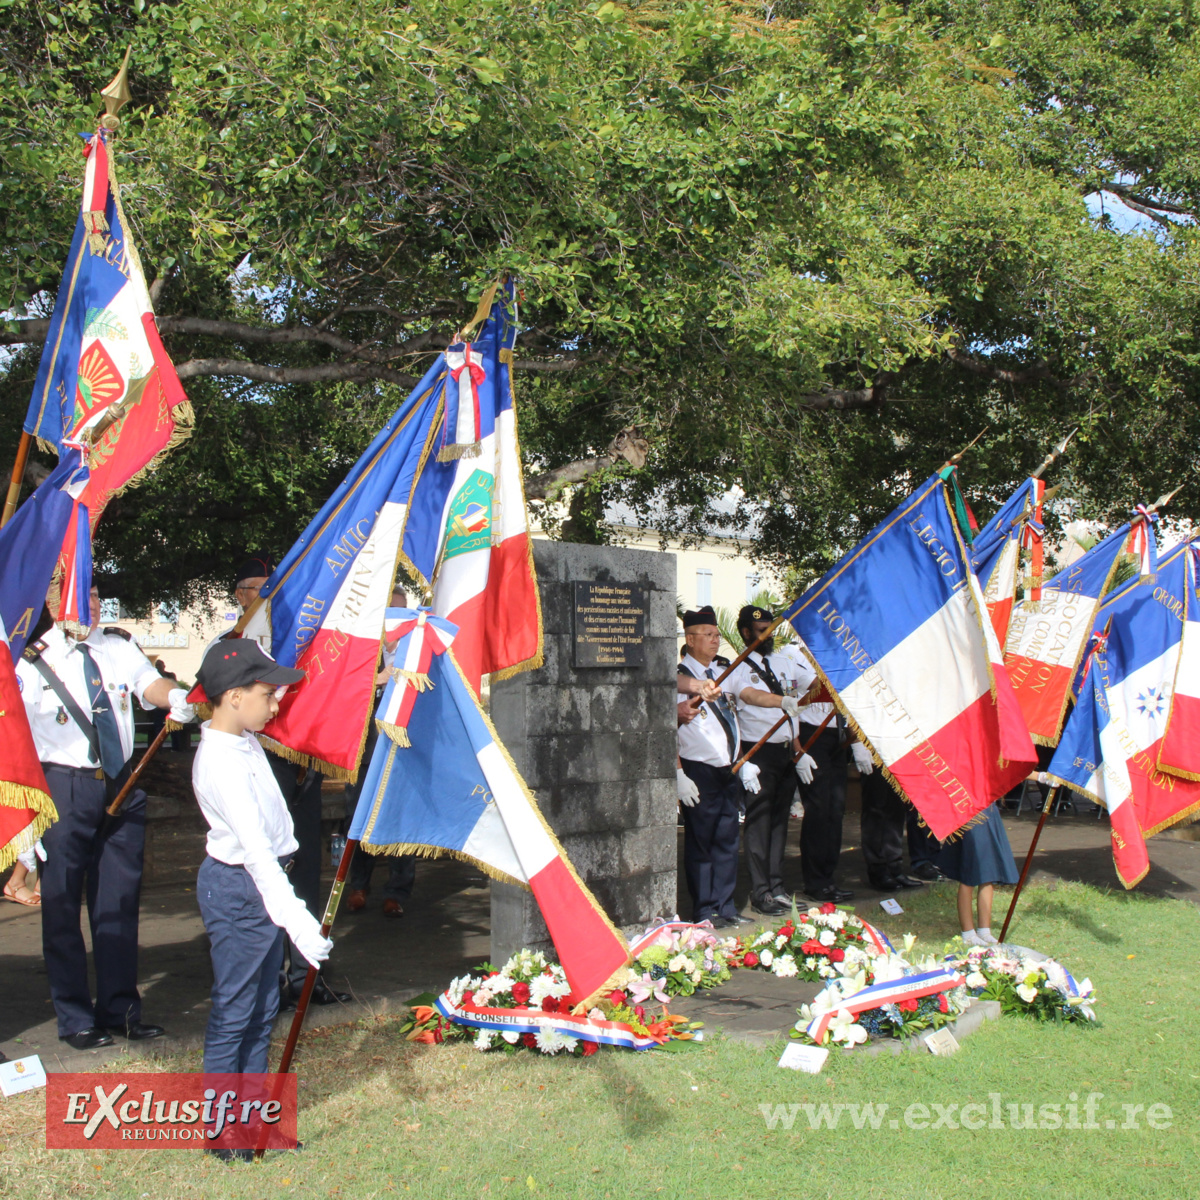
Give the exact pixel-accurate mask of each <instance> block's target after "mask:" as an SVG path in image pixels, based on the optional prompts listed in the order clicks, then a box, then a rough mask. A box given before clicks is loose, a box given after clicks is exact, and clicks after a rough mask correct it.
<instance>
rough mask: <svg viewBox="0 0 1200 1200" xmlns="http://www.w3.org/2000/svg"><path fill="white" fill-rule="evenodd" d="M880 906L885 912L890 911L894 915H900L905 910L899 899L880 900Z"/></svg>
mask: <svg viewBox="0 0 1200 1200" xmlns="http://www.w3.org/2000/svg"><path fill="white" fill-rule="evenodd" d="M879 907H880V908H882V909H883V911H884V912H885V913H889V914H890V915H891V916H893V917H898V916H899V915H900V914H901V913H902V912H903V911H904V909H902V908H901V907H900V901H899V900H880V902H879Z"/></svg>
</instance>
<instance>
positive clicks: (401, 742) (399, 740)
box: [375, 721, 412, 750]
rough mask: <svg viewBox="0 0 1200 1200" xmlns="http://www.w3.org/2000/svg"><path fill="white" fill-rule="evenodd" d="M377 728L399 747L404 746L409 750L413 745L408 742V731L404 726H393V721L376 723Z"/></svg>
mask: <svg viewBox="0 0 1200 1200" xmlns="http://www.w3.org/2000/svg"><path fill="white" fill-rule="evenodd" d="M375 728H376V729H378V730H379V732H380V733H382V734H384V735H385V736H387V737H389V738H391V739H392V741H393V742H395V743H396V745H397V746H403V747H404V748H405V749H406V750H407V749H408V748H409V747H410V746H411V745H412V742H410V741H409V740H408V730H407V729H405V728H404V726H403V725H393V724H392V723H391V721H376V722H375Z"/></svg>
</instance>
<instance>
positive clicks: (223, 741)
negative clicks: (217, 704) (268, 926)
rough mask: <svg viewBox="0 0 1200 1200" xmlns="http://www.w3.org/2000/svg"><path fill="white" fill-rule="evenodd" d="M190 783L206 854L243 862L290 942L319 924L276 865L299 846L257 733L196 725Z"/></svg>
mask: <svg viewBox="0 0 1200 1200" xmlns="http://www.w3.org/2000/svg"><path fill="white" fill-rule="evenodd" d="M192 787H193V788H195V791H196V799H197V800H198V801H199V803H200V811H201V812H202V813H203V814H204V819H205V820H206V821H207V822H208V844H207V849H208V854H209V857H210V858H215V859H216V860H217V861H218V862H223V863H227V864H228V865H229V866H238V867H245V868H246V870H247V871H248V872H249V874H250V878H251V879H253V880H254V885H255V887H257V888H258V891H259V894H260V895H261V896H262V899H263V906H264V907H265V908H266V910H267V916H269V917H270V918H271V920H272V921H274V922H275V924H276V925H278V926H279V927H280V928H282V929H286V930H287V932H288V935H289V936H290V937H291V939H292V940H293V941H294V942H297V943H299V942H300V940H301V938H302V937H304V936H305V935H306V934H307V935H308V936H310V937H311V935H312V932H313V931H314V929H315V930H317V931H319V930H320V922H318V921H317V919H316V917H314V916H313V915H312V913H310V912H309V911H308V909H307V908H305V906H304V902H303V901H302V900H301V899H300V898H299V897H298V896H297V895H296V893H295V891H293V890H292V884H291V881H290V880H289V879H288V877H287V875H286V874H285V873H284V870H283V868H282V867H281V866H280V865H279V859H280V858H282V857H283V856H284V855H287V854H293V853H294V852H295V851H296V850H297V849H298V847H299V842H297V841H296V835H295V832H294V831H293V828H292V817H291V814H290V813H289V812H288V809H287V805H286V804H285V803H284V799H283V793H282V792H281V791H280V790H279V784H278V783H276V782H275V774H274V772H273V771H272V770H271V765H270V763H268V762H267V756H266V754H265V753H264V751H263V748H262V747H261V746H260V745H259V744H258V739H257V738H255V736H254V735H253V734H252V733H243V734H241V735H240V736H238V735H235V734H232V733H221V732H220V731H219V730H216V729H213V728H212V722H210V721H205V722H204V723H203V724H202V725H201V726H200V748H199V749H198V750H197V751H196V758H195V761H194V762H193V763H192Z"/></svg>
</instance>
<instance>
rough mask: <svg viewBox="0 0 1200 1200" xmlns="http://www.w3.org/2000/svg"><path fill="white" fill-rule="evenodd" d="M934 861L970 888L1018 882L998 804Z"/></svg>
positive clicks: (935, 857)
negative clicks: (986, 884)
mask: <svg viewBox="0 0 1200 1200" xmlns="http://www.w3.org/2000/svg"><path fill="white" fill-rule="evenodd" d="M933 861H934V863H935V864H936V865H937V867H938V869H939V870H940V871H941V872H942V873H943V874H945V875H949V876H950V878H951V879H957V880H958V882H959V883H965V884H967V885H968V886H969V887H979V886H981V885H982V884H985V883H1016V882H1017V878H1018V873H1017V863H1016V860H1015V859H1014V858H1013V852H1012V847H1011V846H1010V845H1009V844H1008V834H1007V833H1006V832H1005V830H1004V822H1003V821H1002V820H1001V819H1000V811H999V809H998V808H997V807H996V805H995V804H993V805H991V806H990V807H989V808H987V809H985V810H984V813H983V820H981V821H979V822H978V823H977V824H975V825H972V826H971V828H970V829H968V830H967V831H966V832H965V833H964V834H963V835H962V836H961V837H959V838H955V839H954V840H953V841H950V842H946V843H944V844H943V846H942V848H941V850H939V851H938V852H937V854H935V855H934V856H933Z"/></svg>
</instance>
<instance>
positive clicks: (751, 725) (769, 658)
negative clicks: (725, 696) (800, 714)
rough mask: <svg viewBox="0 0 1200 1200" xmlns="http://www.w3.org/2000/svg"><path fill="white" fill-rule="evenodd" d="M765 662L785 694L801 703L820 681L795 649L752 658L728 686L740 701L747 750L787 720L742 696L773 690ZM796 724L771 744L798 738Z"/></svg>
mask: <svg viewBox="0 0 1200 1200" xmlns="http://www.w3.org/2000/svg"><path fill="white" fill-rule="evenodd" d="M764 662H766V663H767V664H768V665H769V666H770V668H771V670H772V671H774V673H775V678H776V679H778V680H779V683H780V685H781V686H782V688H783V694H784V695H785V696H794V697H795V698H796V699H797V700H798V699H800V697H801V696H803V695H804V694H805V693H806V692H807V691H808V689H809V688H810V687H811V686H812V682H813V680H814V679H816V677H817V673H816V671H814V670H813V668H812V664H811V663H810V662H809V661H808V659H806V658H805V657H804V656H803V655H802V654H800V653H798V652H797V651H796V650H794V649H793V648H792V647H791V646H781V647H780V648H779V649H778V650H774V651H772V652H771V653H770V654H769V655H766V656H765V657H764V656H763V655H761V654H759V653H758V651H754V652H753V653H751V654H748V655H747V656H746V657H745V659H743V660H742V662H740V663H739V664H738V665H737V667H736V668H735V669H734V672H733V674H732V675H730V676H729V678H728V679H727V680H726V681H725V685H724V686H725V687H727V688H728V689H729V690H730V691H731V692H732V693H733V694H734V695H735V696H736V697H737V715H738V724H739V725H740V726H741V730H742V741H744V742H745V743H746V744H747V746H753V745H754V744H755V743H756V742H757V741H758V739H759V738H760V737H762V736H763V734H765V733H766V732H767V730H768V729H770V728H771V726H772V725H774V724H775V722H776V721H778V720H779V718H780V717H781V716H783V713H782V712H781V711H780V710H779V709H777V708H761V707H759V706H758V705H756V704H750V703H748V702H747V701H745V700H743V699H742V692H744V691H745V690H746V688H756V689H757V690H758V691H760V692H769V691H770V690H771V685H770V684H769V683H768V682H767V678H766V675H765V673H764V672H763V669H762V664H763V663H764ZM809 707H811V705H810V706H809ZM794 724H795V722H793V721H790V720H788V721H785V722H784V723H783V724H782V725H780V727H779V728H778V729H777V730H775V732H774V733H773V734H772V735H771V737H770V739H769V742H770V743H771V744H774V743H776V742H789V741H791V740H792V738H793V737H795V736H796V730H795V729H793V728H792V726H793V725H794Z"/></svg>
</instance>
